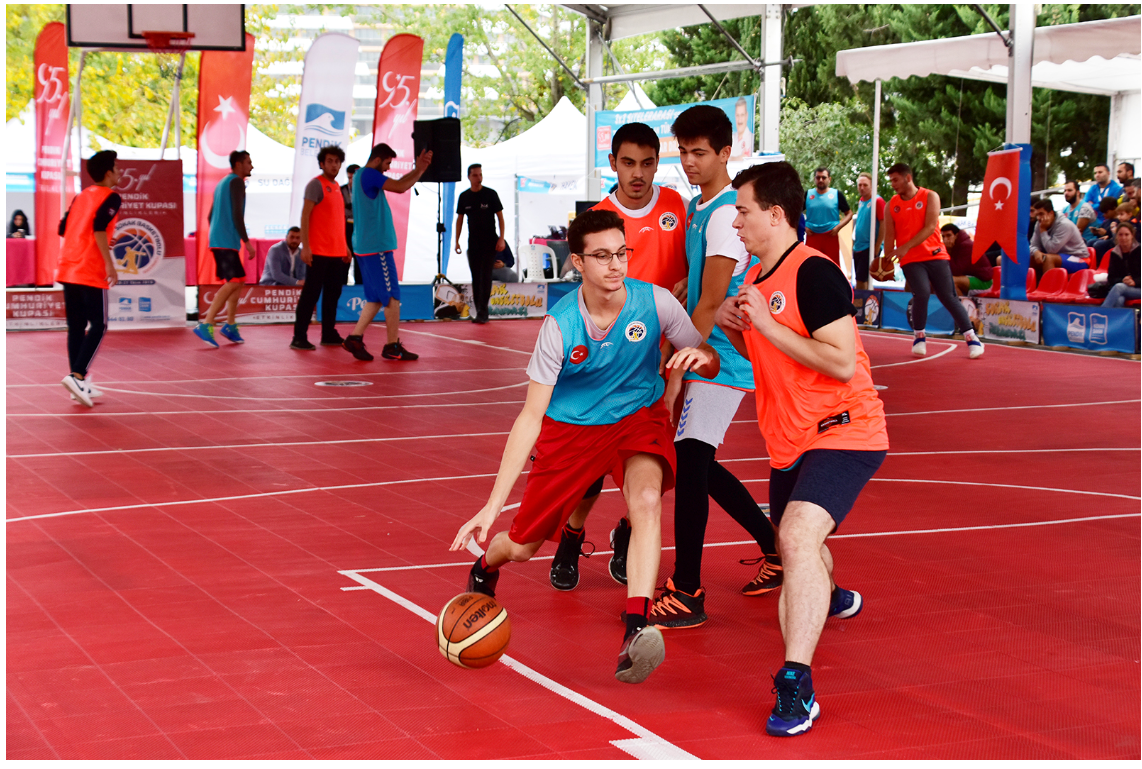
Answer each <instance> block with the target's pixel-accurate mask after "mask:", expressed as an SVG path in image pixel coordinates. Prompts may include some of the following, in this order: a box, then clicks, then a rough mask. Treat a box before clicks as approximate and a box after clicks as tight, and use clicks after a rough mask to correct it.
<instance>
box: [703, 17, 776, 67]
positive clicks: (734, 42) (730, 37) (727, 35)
mask: <svg viewBox="0 0 1142 769" xmlns="http://www.w3.org/2000/svg"><path fill="white" fill-rule="evenodd" d="M698 7H699V8H701V9H702V13H704V14H706V15H707V16H709V17H710V23H711V24H713V25H714V28H715V29H717V30H718V31H719V32H721V33H722V37H724V38H725V39H726V40H729V41H730V45H732V46H733V47H734V48H736V49H737V52H738V53H740V54H741V55H742V56H744V57H745V60H746V61H748V62H749V63H750V64H751V65H753V68H754V69H760V68H761V65H760V64H759V63H758V62H756V61H754V60H753V57H752V56H750V55H749V54H748V53H746V52H745V49H744V48H742V47H741V44H740V43H738V41H737V40H734V36H733V35H731V34H730V33H729V31H728V30H727V29H726V28H725V27H723V26H722V25H721V24H719V23H718V20H717V19H716V18H714V14H712V13H710V11H709V9H708V8H706V6H704V5H702V4H701V3H699V4H698Z"/></svg>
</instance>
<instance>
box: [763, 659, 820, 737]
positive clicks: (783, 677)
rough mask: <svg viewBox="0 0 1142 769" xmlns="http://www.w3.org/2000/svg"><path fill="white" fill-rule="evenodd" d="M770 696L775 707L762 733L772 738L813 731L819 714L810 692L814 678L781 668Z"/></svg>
mask: <svg viewBox="0 0 1142 769" xmlns="http://www.w3.org/2000/svg"><path fill="white" fill-rule="evenodd" d="M773 693H774V694H776V695H777V704H776V705H774V706H773V712H772V713H770V714H769V720H768V721H766V722H765V733H766V734H769V735H771V736H773V737H794V736H796V735H798V734H803V733H804V732H807V731H809V729H811V728H812V726H813V722H814V721H816V720H817V719H818V718H819V717H820V715H821V706H820V705H819V704H818V703H817V695H816V694H815V693H814V692H813V679H812V677H810V675H809V674H808V673H803V672H802V671H800V670H793V669H792V668H781V670H778V671H777V675H775V676H774V677H773Z"/></svg>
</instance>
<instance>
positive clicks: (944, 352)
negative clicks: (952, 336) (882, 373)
mask: <svg viewBox="0 0 1142 769" xmlns="http://www.w3.org/2000/svg"><path fill="white" fill-rule="evenodd" d="M954 349H956V345H954V344H948V346H947V347H945V348H944V349H943V350H940V351H939V352H938V353H936V354H935V355H928V356H925V357H923V358H913V359H912V360H904V361H900V362H899V363H878V364H877V365H875V366H869V368H870V369H873V368H892V367H893V366H908V365H910V364H912V363H924V362H925V361H930V360H936V358H939V357H941V356H943V355H947V354H948V353H950V352H951V351H952V350H954Z"/></svg>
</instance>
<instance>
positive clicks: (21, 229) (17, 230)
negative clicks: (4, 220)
mask: <svg viewBox="0 0 1142 769" xmlns="http://www.w3.org/2000/svg"><path fill="white" fill-rule="evenodd" d="M8 237H10V238H30V237H32V225H30V224H28V217H27V216H25V215H24V212H23V211H21V210H20V209H18V208H17V209H16V210H15V211H14V212H12V221H10V222H8Z"/></svg>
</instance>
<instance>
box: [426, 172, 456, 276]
mask: <svg viewBox="0 0 1142 769" xmlns="http://www.w3.org/2000/svg"><path fill="white" fill-rule="evenodd" d="M444 232H445V227H444V185H443V184H442V183H441V182H437V183H436V277H435V278H433V279H432V295H433V296H436V287H437V286H439V285H440V284H442V283H447V284H448V285H450V286H452V287H453V288H457V286H456V284H455V283H453V282H452V281H450V280H449V279H448V276H447V275H445V274H444ZM457 290H459V289H457Z"/></svg>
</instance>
